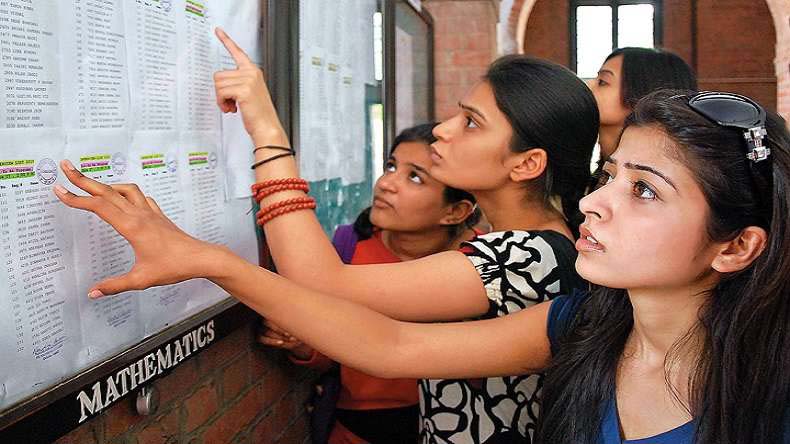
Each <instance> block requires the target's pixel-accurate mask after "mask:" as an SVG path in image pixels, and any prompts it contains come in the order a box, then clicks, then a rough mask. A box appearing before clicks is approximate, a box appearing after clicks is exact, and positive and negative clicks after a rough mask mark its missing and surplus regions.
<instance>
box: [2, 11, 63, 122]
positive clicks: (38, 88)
mask: <svg viewBox="0 0 790 444" xmlns="http://www.w3.org/2000/svg"><path fill="white" fill-rule="evenodd" d="M54 11H57V5H56V4H55V1H54V0H37V1H30V0H4V1H2V2H0V59H1V60H0V64H2V70H1V71H0V74H1V75H2V77H0V79H2V88H3V90H2V92H1V93H0V128H45V127H56V126H61V120H60V88H61V85H60V81H59V65H58V38H59V37H60V36H59V35H58V28H57V26H58V23H57V19H56V17H57V15H56V14H54V13H53V12H54Z"/></svg>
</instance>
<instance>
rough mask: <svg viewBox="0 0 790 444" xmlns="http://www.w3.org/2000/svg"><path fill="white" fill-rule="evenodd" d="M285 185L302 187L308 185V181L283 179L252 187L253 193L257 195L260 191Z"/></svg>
mask: <svg viewBox="0 0 790 444" xmlns="http://www.w3.org/2000/svg"><path fill="white" fill-rule="evenodd" d="M285 184H300V185H307V181H306V180H304V179H302V178H301V177H286V178H282V179H271V180H264V181H263V182H258V183H255V184H253V185H252V192H253V193H257V192H258V191H259V190H262V189H265V188H269V187H272V186H275V185H285Z"/></svg>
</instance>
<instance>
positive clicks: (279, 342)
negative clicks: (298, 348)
mask: <svg viewBox="0 0 790 444" xmlns="http://www.w3.org/2000/svg"><path fill="white" fill-rule="evenodd" d="M283 344H285V343H284V342H283V341H280V340H277V345H283Z"/></svg>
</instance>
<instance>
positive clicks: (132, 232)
mask: <svg viewBox="0 0 790 444" xmlns="http://www.w3.org/2000/svg"><path fill="white" fill-rule="evenodd" d="M63 167H64V172H65V173H66V176H67V177H68V178H69V180H70V181H72V182H73V183H74V184H75V185H77V186H78V187H79V188H81V189H83V190H85V191H87V192H88V193H89V194H90V196H77V195H74V194H72V193H70V192H68V191H66V190H65V188H63V187H62V186H60V185H58V186H56V187H55V190H56V193H57V195H58V197H59V198H60V199H61V200H62V201H63V202H64V203H65V204H66V205H69V206H71V207H75V208H80V209H84V210H89V211H92V212H94V213H96V214H97V215H98V216H99V217H100V218H102V219H103V220H104V221H106V222H108V223H109V224H111V225H112V226H113V227H115V228H116V229H117V230H118V232H119V233H120V234H121V235H123V236H124V237H125V238H126V239H127V240H128V241H129V243H130V244H131V245H132V248H133V249H134V252H135V258H136V260H135V264H134V266H133V267H132V269H131V270H130V272H129V273H127V274H125V275H123V276H118V277H114V278H111V279H108V280H105V281H103V282H100V283H98V284H96V285H95V286H94V287H93V288H92V289H91V292H90V295H91V296H92V297H102V296H103V295H109V294H114V293H119V292H122V291H126V290H132V289H143V288H147V287H151V286H156V285H165V284H171V283H175V282H180V281H183V280H186V279H191V278H197V277H206V278H208V279H211V280H212V281H213V282H215V283H216V284H217V285H219V286H221V287H222V288H223V289H225V290H226V291H228V292H229V293H230V294H232V295H233V296H235V297H236V298H237V299H239V300H240V301H241V302H243V303H244V304H246V305H248V306H250V307H251V308H252V309H254V310H255V311H257V312H258V313H260V314H261V315H263V316H264V317H266V318H268V319H271V320H272V321H274V322H275V323H277V324H278V325H280V326H282V327H283V328H284V329H285V330H287V331H289V332H291V333H292V334H293V335H295V336H296V337H298V338H300V339H302V340H303V341H304V342H306V343H308V344H310V345H311V346H313V347H315V348H316V349H317V350H318V351H320V352H322V353H323V354H325V355H327V356H329V357H331V358H333V359H335V360H337V361H339V362H342V363H343V364H346V365H348V366H350V367H353V368H357V369H359V370H361V371H363V372H365V373H368V374H371V375H376V376H381V377H389V378H394V377H412V378H418V377H432V378H457V377H483V376H493V375H512V374H521V373H526V372H534V371H536V370H538V369H540V368H542V367H543V366H545V364H546V362H547V361H548V358H549V343H548V338H547V335H546V318H547V312H548V303H544V304H539V305H536V306H533V307H530V308H528V309H525V310H522V311H520V312H519V313H517V314H513V315H509V316H505V317H501V318H497V319H493V320H486V321H477V322H462V323H445V324H418V323H409V322H402V321H396V320H393V319H391V318H388V317H386V316H384V315H382V314H380V313H377V312H375V311H373V310H371V309H369V308H367V307H364V306H362V305H359V304H356V303H353V302H350V301H346V300H342V299H339V298H335V297H332V296H329V295H326V294H321V293H318V292H316V291H314V290H310V289H307V288H304V287H303V286H300V285H298V284H296V283H293V282H290V281H289V280H287V279H285V278H283V277H281V276H278V275H276V274H273V273H270V272H269V271H267V270H265V269H263V268H261V267H258V266H257V265H253V264H250V263H248V262H246V261H244V260H243V259H241V258H239V257H238V256H236V255H234V254H233V253H232V252H230V251H229V250H228V249H226V248H225V247H222V246H217V245H213V244H209V243H206V242H203V241H200V240H198V239H195V238H193V237H191V236H189V235H188V234H186V233H185V232H184V231H182V230H181V229H179V228H178V227H177V226H176V225H174V224H173V223H172V222H171V221H170V220H169V219H167V217H165V216H164V215H163V214H162V212H161V211H160V210H159V208H158V207H157V206H156V204H155V203H154V202H153V201H152V200H151V199H147V198H146V197H145V196H144V195H143V194H142V193H141V192H140V190H139V189H137V187H135V186H133V185H118V186H108V185H104V184H101V183H99V182H96V181H94V180H92V179H90V178H88V177H85V176H84V175H82V174H81V173H80V172H78V171H77V170H76V169H74V168H73V166H72V165H71V164H70V163H68V161H64V163H63ZM184 257H189V258H191V260H190V261H183V260H182V258H184ZM502 338H508V344H509V346H508V347H506V348H505V349H504V350H499V351H498V352H497V353H494V354H492V353H491V344H495V343H498V342H500V341H501V340H502Z"/></svg>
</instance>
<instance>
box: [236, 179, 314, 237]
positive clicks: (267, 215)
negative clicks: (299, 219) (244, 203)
mask: <svg viewBox="0 0 790 444" xmlns="http://www.w3.org/2000/svg"><path fill="white" fill-rule="evenodd" d="M289 190H296V191H304V192H305V193H307V192H308V191H310V187H309V186H308V184H307V181H306V180H304V179H300V178H298V177H291V178H287V179H272V180H267V181H265V182H260V183H256V184H254V185H253V186H252V194H253V196H255V200H256V201H257V202H258V203H259V204H260V203H261V201H262V200H263V199H264V198H266V197H267V196H271V195H272V194H276V193H279V192H282V191H289ZM315 206H316V205H315V199H314V198H312V197H310V196H302V197H294V198H291V199H286V200H281V201H279V202H275V203H273V204H271V205H267V206H265V207H261V209H260V211H258V214H257V215H256V218H257V219H258V225H260V226H263V225H264V224H265V223H266V222H269V221H270V220H272V219H274V218H275V217H277V216H282V215H283V214H288V213H292V212H294V211H299V210H313V209H315Z"/></svg>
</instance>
